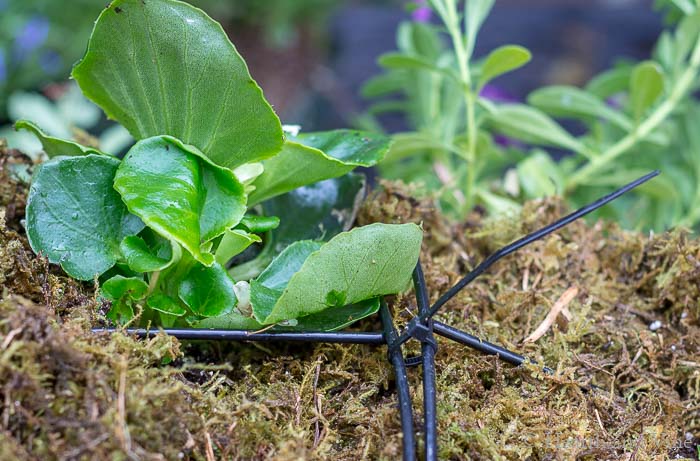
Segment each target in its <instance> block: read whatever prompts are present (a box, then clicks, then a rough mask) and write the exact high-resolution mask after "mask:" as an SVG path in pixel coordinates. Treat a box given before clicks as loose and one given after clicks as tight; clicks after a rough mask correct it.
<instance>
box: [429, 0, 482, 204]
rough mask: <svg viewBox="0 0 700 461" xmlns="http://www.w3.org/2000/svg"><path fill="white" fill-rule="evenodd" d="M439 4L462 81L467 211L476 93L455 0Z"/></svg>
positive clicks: (473, 159) (472, 178)
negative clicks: (465, 140)
mask: <svg viewBox="0 0 700 461" xmlns="http://www.w3.org/2000/svg"><path fill="white" fill-rule="evenodd" d="M436 3H438V2H436ZM441 6H444V8H440V9H438V12H439V13H440V15H441V16H442V19H443V22H444V23H445V27H446V28H447V31H448V32H449V34H450V38H451V39H452V47H453V48H454V50H455V57H456V58H457V65H458V67H459V75H460V77H461V79H462V82H463V91H464V107H465V112H466V117H467V151H466V153H465V159H466V161H467V180H466V184H465V185H464V196H465V203H464V209H465V211H469V210H470V209H471V208H472V207H473V206H474V183H475V181H476V131H477V126H476V117H475V105H476V95H475V94H474V89H473V86H472V79H471V73H470V70H469V57H468V56H467V52H466V49H465V44H464V35H463V34H462V30H461V28H460V21H459V16H458V14H457V3H456V1H455V0H446V1H445V3H444V4H442V5H441Z"/></svg>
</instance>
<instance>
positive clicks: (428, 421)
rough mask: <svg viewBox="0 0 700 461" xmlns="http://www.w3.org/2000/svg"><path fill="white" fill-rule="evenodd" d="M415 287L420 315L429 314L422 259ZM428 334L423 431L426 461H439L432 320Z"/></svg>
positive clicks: (424, 353) (423, 346)
mask: <svg viewBox="0 0 700 461" xmlns="http://www.w3.org/2000/svg"><path fill="white" fill-rule="evenodd" d="M413 286H414V287H415V291H416V302H417V304H418V312H419V314H425V313H427V312H428V308H429V307H428V306H429V303H430V300H429V299H428V289H427V286H426V284H425V277H424V276H423V267H421V264H420V259H419V260H418V262H417V263H416V268H415V270H414V271H413ZM426 328H427V330H428V334H427V337H426V339H425V340H422V341H421V354H422V358H423V431H424V434H425V435H424V438H425V440H424V442H425V460H426V461H437V455H438V453H437V451H438V442H437V386H436V384H435V379H436V378H435V375H436V373H435V355H436V354H437V342H436V341H435V337H434V336H433V328H434V324H433V321H432V319H429V320H428V321H427V322H426Z"/></svg>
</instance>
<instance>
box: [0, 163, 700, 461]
mask: <svg viewBox="0 0 700 461" xmlns="http://www.w3.org/2000/svg"><path fill="white" fill-rule="evenodd" d="M6 174H7V172H6V171H5V170H3V169H0V175H6ZM2 180H3V181H14V180H13V179H11V178H9V176H3V178H2ZM3 184H7V183H6V182H3ZM17 184H18V183H17V182H15V185H17ZM6 189H7V190H10V189H11V190H12V191H13V192H12V193H13V198H12V199H11V200H10V201H13V203H14V201H18V202H19V203H21V201H22V199H23V198H22V195H21V190H20V193H19V194H18V193H17V190H19V189H17V188H3V189H2V191H3V192H2V193H3V194H5V192H4V191H5V190H6ZM1 203H2V204H3V208H5V209H7V207H8V203H9V202H8V198H7V197H6V196H3V197H2V202H1ZM563 211H564V210H562V209H561V204H560V203H559V202H556V201H544V202H536V203H531V204H529V205H528V206H527V207H526V208H525V210H524V212H523V214H522V216H519V217H513V219H511V220H508V221H502V222H489V221H487V220H484V219H482V217H481V216H479V215H478V214H474V215H472V216H471V217H470V218H469V219H468V220H467V221H466V222H465V223H461V224H451V223H449V222H447V221H446V220H445V219H444V218H443V217H442V216H440V214H439V213H438V212H436V211H435V210H434V208H432V207H431V206H430V203H429V202H426V201H418V200H416V199H415V198H413V197H412V191H411V190H410V189H408V188H407V187H405V186H403V185H400V184H396V183H385V184H383V186H382V187H381V188H380V189H379V190H378V192H376V193H375V194H374V195H373V196H372V197H371V199H370V200H369V201H368V202H367V203H366V205H365V207H364V209H363V211H362V213H361V216H360V221H361V222H362V223H363V224H364V223H370V222H374V221H384V222H422V223H423V226H424V229H425V231H426V239H425V243H424V248H423V255H422V261H423V264H424V268H425V274H426V279H427V282H428V285H429V288H430V291H431V294H432V296H433V300H434V299H435V298H436V297H437V296H438V295H439V294H440V293H441V292H443V291H444V290H445V289H446V288H447V287H449V286H450V285H451V283H452V282H454V281H455V280H456V279H457V278H458V277H459V274H460V273H463V272H465V270H467V269H468V268H471V267H473V266H474V265H475V264H476V263H478V261H479V260H480V259H481V258H482V257H483V256H484V255H486V254H487V253H488V252H489V251H492V250H494V249H496V248H497V247H498V246H499V245H501V244H503V243H506V242H507V241H509V240H511V239H513V238H514V237H517V236H518V235H521V234H523V233H526V232H527V231H529V230H532V229H534V228H535V227H538V226H541V225H542V224H545V223H547V222H550V221H552V220H553V219H554V218H555V217H558V216H561V214H562V213H563ZM4 214H5V216H8V214H7V212H6V211H5V213H4ZM2 222H3V224H2V227H1V229H0V266H1V267H2V274H3V277H2V282H1V285H2V287H1V288H2V293H3V295H2V296H3V298H2V301H1V302H0V459H19V460H23V459H37V458H42V459H90V460H92V459H154V460H155V459H178V458H183V459H195V460H200V459H201V460H210V459H328V458H334V459H363V458H364V459H396V458H397V457H398V456H399V454H400V452H401V435H400V434H401V431H400V426H399V421H398V415H397V410H396V399H395V395H394V392H393V390H394V386H393V381H392V379H393V378H392V373H391V370H390V368H389V366H388V364H387V362H386V355H385V350H384V349H383V348H371V347H363V346H347V345H304V346H301V345H284V344H272V345H266V346H264V348H262V347H255V346H254V345H247V344H237V345H223V344H213V343H209V344H189V345H186V346H185V347H184V349H182V345H181V344H179V343H178V341H177V340H175V339H173V338H168V337H165V336H159V337H157V338H154V339H152V340H150V341H136V340H133V339H132V338H128V337H125V336H123V335H121V334H116V335H113V336H111V337H107V336H95V335H93V334H92V333H91V332H90V331H89V328H90V326H91V325H94V324H95V323H96V322H98V321H100V312H104V309H103V308H102V307H101V306H99V305H98V304H97V303H96V301H95V300H94V294H93V293H94V289H93V287H92V286H91V285H90V284H76V283H74V282H72V281H70V280H69V279H67V278H65V277H63V276H61V275H60V273H59V272H57V271H55V269H53V268H49V267H47V265H46V262H45V261H44V260H42V259H40V258H35V257H33V256H31V253H30V252H29V250H28V246H27V243H26V239H25V238H24V236H23V235H21V232H20V233H18V232H16V231H21V227H20V226H19V220H18V217H12V218H8V217H3V219H2ZM12 229H14V230H12ZM698 258H700V244H698V242H697V241H695V240H693V239H691V238H690V237H689V236H688V235H687V234H685V233H682V232H675V233H670V234H663V235H655V236H648V235H640V234H637V233H631V232H625V231H622V230H620V229H618V228H617V227H616V226H615V225H614V224H602V223H596V224H593V225H587V224H585V223H574V224H573V225H571V226H570V227H567V228H566V229H564V230H562V231H560V232H559V233H558V234H556V235H554V236H552V237H550V238H548V239H546V240H545V241H543V242H538V243H536V244H534V245H533V246H531V247H528V248H526V249H524V250H522V251H521V252H520V253H518V254H517V255H514V256H511V257H510V259H509V260H508V261H507V262H506V261H504V262H501V263H499V264H497V266H496V267H494V268H493V269H492V270H491V271H489V274H487V275H485V276H483V277H481V278H480V279H479V280H478V281H477V282H476V283H475V284H473V285H472V286H471V287H470V289H469V290H466V291H465V292H463V293H461V294H460V295H459V296H458V298H457V299H455V300H454V301H452V302H450V303H449V305H448V306H446V308H445V310H444V313H443V314H442V318H443V319H444V320H445V321H447V322H448V323H451V324H453V325H455V326H457V327H460V328H465V329H467V330H468V331H472V332H474V333H475V334H478V335H480V336H482V337H484V338H486V339H489V340H491V341H494V342H499V343H503V344H504V345H507V346H509V347H511V348H515V349H516V350H521V351H523V352H525V353H526V354H527V355H528V356H531V357H534V358H536V359H538V360H540V361H542V362H544V363H546V364H547V365H549V366H551V367H553V368H555V369H556V370H557V373H556V374H555V376H543V375H542V374H541V373H540V372H538V371H537V370H536V369H535V368H532V367H529V368H528V367H522V368H517V369H516V368H513V367H510V366H506V365H503V364H501V363H499V362H498V361H496V360H495V359H494V358H493V357H485V356H482V355H479V354H478V353H475V352H473V351H470V350H468V349H465V348H464V347H462V346H460V345H457V344H454V343H451V342H449V341H446V340H439V342H440V350H439V352H438V355H437V369H438V382H437V385H438V398H439V400H438V412H439V418H438V424H439V435H440V458H441V459H528V458H529V459H591V460H593V459H596V460H597V459H632V458H634V459H638V460H639V459H666V458H668V457H675V456H676V455H681V456H683V455H684V456H691V455H692V454H693V453H694V447H693V445H694V444H696V443H697V439H690V440H687V439H686V434H697V433H698V432H699V431H700V410H699V409H698V401H699V400H700V351H699V346H700V345H699V342H700V334H699V333H700V332H699V331H698V321H699V318H700V311H699V309H698V304H697V299H698V286H699V283H700V269H699V266H698V264H697V261H698ZM572 286H576V287H578V289H579V294H578V296H577V297H576V299H575V300H573V301H572V302H571V303H570V304H569V305H568V306H567V309H568V312H569V314H570V319H569V320H568V321H566V322H558V323H554V324H553V325H552V326H551V328H550V329H549V331H548V332H547V333H546V334H545V335H544V336H542V337H541V338H539V339H538V340H537V341H535V342H534V343H528V344H521V342H522V340H523V339H524V338H525V337H526V336H527V335H528V334H530V333H531V332H532V331H533V330H534V329H535V328H536V327H537V325H538V324H539V323H540V322H541V321H542V320H543V319H544V317H545V316H546V314H547V312H548V311H549V309H550V308H551V305H552V303H553V302H554V301H556V300H557V299H558V298H559V296H560V295H561V294H562V293H563V292H564V291H565V290H566V289H568V288H569V287H572ZM391 304H392V306H393V308H394V314H395V316H396V317H397V319H398V321H399V322H402V321H404V322H405V321H406V319H408V318H409V314H408V312H415V309H416V308H415V306H414V305H413V301H412V297H410V296H397V297H395V298H393V299H391ZM654 322H660V324H661V326H660V328H658V329H655V330H654V331H652V330H651V329H650V326H653V327H655V326H656V325H652V324H654ZM359 328H366V329H376V328H378V324H377V323H376V320H366V321H364V322H363V323H362V324H361V325H360V326H359ZM412 347H416V346H415V345H413V346H412ZM416 351H417V347H416ZM410 375H411V376H410V379H411V385H412V392H413V396H412V397H413V399H414V401H415V402H416V405H420V403H421V399H422V389H421V387H420V379H419V375H418V373H410ZM588 385H595V386H597V390H594V391H590V390H589V391H585V390H582V388H586V387H587V386H588ZM417 417H420V415H419V414H418V415H417Z"/></svg>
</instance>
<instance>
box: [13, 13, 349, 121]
mask: <svg viewBox="0 0 700 461" xmlns="http://www.w3.org/2000/svg"><path fill="white" fill-rule="evenodd" d="M107 3H108V1H107V0H69V1H60V0H0V120H1V119H3V118H6V116H7V112H6V111H7V108H6V104H7V98H8V97H9V95H10V94H12V93H13V92H14V91H17V90H28V89H36V88H39V87H40V86H41V85H44V84H46V83H49V82H53V81H57V80H65V78H66V77H67V75H68V73H69V71H70V68H71V67H72V66H73V64H74V63H75V62H76V61H77V60H78V59H79V58H80V56H82V54H83V52H84V51H85V43H87V39H88V37H89V36H90V32H91V31H92V27H93V23H94V18H95V17H97V16H98V15H99V13H100V11H101V10H102V9H103V8H104V7H105V5H106V4H107ZM190 3H192V4H193V5H195V6H198V7H201V8H203V9H205V10H207V11H209V12H211V13H212V15H213V16H215V17H216V18H217V19H218V20H219V21H221V22H223V23H224V24H228V25H232V24H246V25H249V26H252V27H259V28H260V30H261V31H262V33H263V34H264V38H265V40H266V42H267V45H268V46H277V47H284V46H286V45H287V44H289V43H291V42H293V40H294V36H295V34H296V33H297V26H298V25H300V24H308V25H310V26H312V27H313V26H319V25H321V24H322V22H323V20H325V19H326V17H327V15H328V14H329V12H330V11H331V10H332V8H333V7H335V6H336V5H337V3H338V2H335V1H333V0H271V1H268V0H266V1H260V0H223V1H222V0H193V1H191V2H190ZM116 39H118V38H116Z"/></svg>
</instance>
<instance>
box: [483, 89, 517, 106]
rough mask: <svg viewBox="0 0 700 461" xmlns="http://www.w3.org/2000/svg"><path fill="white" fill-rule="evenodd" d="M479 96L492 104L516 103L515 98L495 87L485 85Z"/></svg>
mask: <svg viewBox="0 0 700 461" xmlns="http://www.w3.org/2000/svg"><path fill="white" fill-rule="evenodd" d="M479 96H481V97H482V98H484V99H488V100H489V101H493V102H518V99H517V98H514V97H513V96H511V94H510V93H508V92H507V91H505V90H503V89H502V88H499V87H497V86H495V85H485V86H484V88H482V89H481V92H480V93H479Z"/></svg>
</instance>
